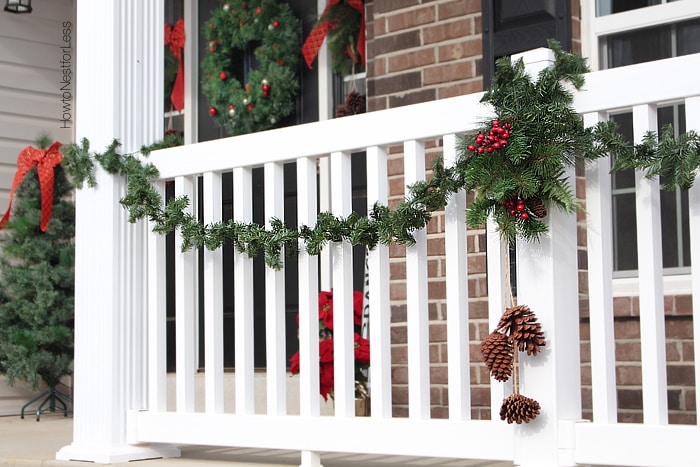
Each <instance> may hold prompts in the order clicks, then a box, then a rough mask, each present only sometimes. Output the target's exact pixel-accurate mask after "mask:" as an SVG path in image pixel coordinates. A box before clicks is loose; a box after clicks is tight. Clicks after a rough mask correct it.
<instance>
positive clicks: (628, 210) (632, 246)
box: [613, 193, 637, 271]
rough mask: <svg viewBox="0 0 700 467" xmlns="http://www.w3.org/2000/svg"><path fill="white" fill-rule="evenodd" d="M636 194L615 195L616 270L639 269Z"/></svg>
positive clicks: (614, 239) (614, 236) (614, 235)
mask: <svg viewBox="0 0 700 467" xmlns="http://www.w3.org/2000/svg"><path fill="white" fill-rule="evenodd" d="M634 203H635V194H634V193H624V194H620V195H613V226H614V227H615V228H614V229H613V242H614V246H613V250H614V251H615V261H614V270H615V271H628V270H635V269H637V218H636V212H637V210H636V207H635V204H634Z"/></svg>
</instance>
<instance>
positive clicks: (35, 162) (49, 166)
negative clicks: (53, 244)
mask: <svg viewBox="0 0 700 467" xmlns="http://www.w3.org/2000/svg"><path fill="white" fill-rule="evenodd" d="M60 147H61V143H59V142H58V141H56V142H55V143H53V144H52V145H51V147H50V148H49V149H48V150H46V149H36V148H33V147H31V146H27V147H26V148H24V149H23V150H22V152H20V153H19V156H18V157H17V173H16V174H15V179H14V180H13V181H12V190H10V205H9V206H8V207H7V212H6V213H5V215H4V216H3V217H2V219H0V230H2V229H4V228H5V224H7V221H8V220H9V219H10V210H11V209H12V197H13V196H14V194H15V188H17V186H18V185H19V184H20V183H21V182H22V180H24V176H25V175H27V172H29V170H30V169H31V168H32V167H34V166H36V170H37V173H38V174H39V185H40V186H41V231H42V232H46V227H47V226H48V225H49V221H50V220H51V212H52V211H53V169H54V167H56V166H57V165H58V164H60V163H61V160H63V154H61V153H60V152H58V149H59V148H60Z"/></svg>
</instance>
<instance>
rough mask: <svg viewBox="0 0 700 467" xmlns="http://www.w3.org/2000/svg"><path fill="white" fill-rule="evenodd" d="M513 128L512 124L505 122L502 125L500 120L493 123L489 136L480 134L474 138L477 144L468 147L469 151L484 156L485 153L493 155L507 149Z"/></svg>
mask: <svg viewBox="0 0 700 467" xmlns="http://www.w3.org/2000/svg"><path fill="white" fill-rule="evenodd" d="M512 126H513V125H512V123H510V122H505V123H504V124H503V125H501V121H500V120H498V119H496V120H494V121H492V122H491V131H489V134H488V135H485V134H484V133H479V134H478V135H476V138H474V143H475V144H470V145H469V146H467V150H468V151H470V152H476V153H478V154H483V153H484V152H487V153H492V152H493V151H495V150H497V149H501V148H504V147H506V146H507V145H508V138H509V137H510V129H511V127H512Z"/></svg>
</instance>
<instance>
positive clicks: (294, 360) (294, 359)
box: [289, 352, 299, 375]
mask: <svg viewBox="0 0 700 467" xmlns="http://www.w3.org/2000/svg"><path fill="white" fill-rule="evenodd" d="M289 362H290V365H289V372H290V373H291V374H293V375H296V374H297V373H299V352H297V353H295V354H294V355H292V356H291V357H290V358H289Z"/></svg>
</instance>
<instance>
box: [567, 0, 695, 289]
mask: <svg viewBox="0 0 700 467" xmlns="http://www.w3.org/2000/svg"><path fill="white" fill-rule="evenodd" d="M695 18H700V2H698V1H697V0H676V1H672V2H668V0H663V3H661V4H659V5H652V6H648V7H643V8H638V9H634V10H628V11H624V12H620V13H614V14H609V15H604V16H596V2H593V1H591V2H589V1H583V2H581V20H582V21H581V24H582V29H581V50H582V54H583V56H584V57H587V58H588V62H589V67H590V68H591V70H592V71H598V70H599V69H600V68H601V67H600V57H601V56H606V57H607V49H606V47H607V46H606V37H607V36H609V35H611V34H616V33H621V32H627V31H630V30H634V29H644V28H649V27H655V26H662V25H665V24H671V23H679V22H684V21H688V20H691V19H695ZM610 201H611V202H612V199H611V200H610ZM613 228H615V226H613ZM691 279H692V278H691V275H690V267H689V266H688V267H675V268H665V269H664V274H663V289H664V293H665V294H667V295H686V294H691V293H692V286H691ZM612 289H613V296H614V297H630V296H638V295H639V278H638V275H637V271H636V270H629V271H613V287H612Z"/></svg>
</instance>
